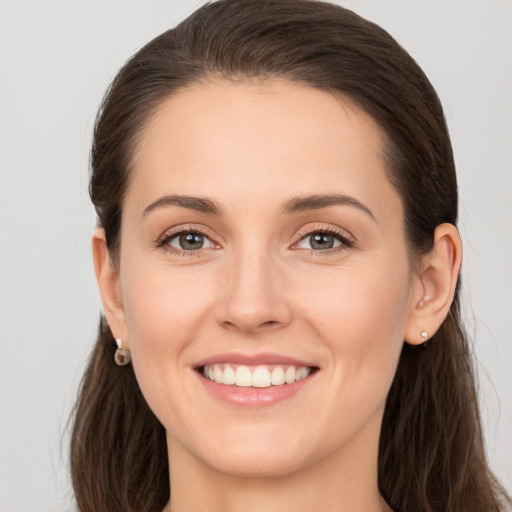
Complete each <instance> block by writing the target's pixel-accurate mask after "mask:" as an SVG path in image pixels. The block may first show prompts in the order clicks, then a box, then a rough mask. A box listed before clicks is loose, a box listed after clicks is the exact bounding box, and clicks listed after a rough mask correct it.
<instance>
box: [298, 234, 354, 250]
mask: <svg viewBox="0 0 512 512" xmlns="http://www.w3.org/2000/svg"><path fill="white" fill-rule="evenodd" d="M352 246H353V242H352V240H350V239H349V238H348V237H347V236H345V235H343V234H341V233H338V232H334V231H331V230H327V231H326V230H317V231H310V232H309V233H307V234H305V235H303V236H302V237H301V239H300V240H299V241H298V242H297V243H296V244H295V248H298V249H306V250H310V251H315V252H320V251H329V250H336V249H338V248H339V249H344V248H347V247H352Z"/></svg>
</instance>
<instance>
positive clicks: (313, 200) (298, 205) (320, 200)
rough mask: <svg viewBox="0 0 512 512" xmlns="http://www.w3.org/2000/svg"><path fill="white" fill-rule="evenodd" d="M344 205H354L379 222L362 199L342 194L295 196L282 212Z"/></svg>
mask: <svg viewBox="0 0 512 512" xmlns="http://www.w3.org/2000/svg"><path fill="white" fill-rule="evenodd" d="M343 205H348V206H353V207H355V208H357V209H359V210H361V211H362V212H364V213H366V214H367V215H369V216H370V217H371V218H372V219H373V220H374V221H375V222H377V219H376V218H375V215H373V213H372V211H371V210H370V209H369V208H368V207H367V206H366V205H364V204H363V203H361V201H358V200H357V199H356V198H355V197H352V196H346V195H342V194H334V195H312V196H305V197H294V198H293V199H290V200H289V201H287V202H286V203H285V204H284V205H283V207H282V209H281V213H283V214H289V213H296V212H302V211H305V210H320V209H321V208H327V207H328V206H343Z"/></svg>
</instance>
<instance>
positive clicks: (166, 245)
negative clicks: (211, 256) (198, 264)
mask: <svg viewBox="0 0 512 512" xmlns="http://www.w3.org/2000/svg"><path fill="white" fill-rule="evenodd" d="M185 234H186V235H189V234H190V235H201V236H203V237H204V238H206V239H207V240H209V241H210V242H211V243H212V244H214V242H212V240H211V238H210V236H208V234H207V233H205V232H204V231H202V230H200V229H197V228H193V227H190V228H188V229H178V230H176V231H173V232H171V233H165V234H164V235H163V236H162V237H161V238H160V239H159V240H158V241H157V243H156V246H157V247H158V248H162V249H164V250H165V251H166V252H169V253H172V254H175V255H177V256H182V257H185V258H187V257H188V258H190V257H194V256H200V255H201V253H202V252H203V251H204V250H205V249H208V247H203V248H201V249H195V250H190V251H186V250H185V249H178V248H177V247H172V246H171V245H170V242H171V241H172V240H174V239H175V238H176V237H178V236H181V235H185Z"/></svg>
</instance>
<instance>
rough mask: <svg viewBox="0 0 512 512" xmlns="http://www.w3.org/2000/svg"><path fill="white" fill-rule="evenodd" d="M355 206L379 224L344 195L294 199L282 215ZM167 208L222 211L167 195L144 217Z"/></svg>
mask: <svg viewBox="0 0 512 512" xmlns="http://www.w3.org/2000/svg"><path fill="white" fill-rule="evenodd" d="M345 205H348V206H353V207H355V208H358V209H359V210H361V211H362V212H364V213H366V214H367V215H369V216H370V217H371V218H372V219H373V220H374V221H375V222H377V220H376V218H375V216H374V215H373V213H372V211H371V210H370V209H369V208H368V207H367V206H366V205H364V204H363V203H361V201H359V200H357V199H356V198H355V197H352V196H347V195H343V194H334V195H311V196H304V197H294V198H292V199H290V200H288V201H286V203H285V204H284V205H283V206H282V208H281V214H283V215H286V214H291V213H297V212H303V211H306V210H320V209H321V208H327V207H329V206H345ZM167 206H180V207H182V208H188V209H190V210H196V211H198V212H202V213H209V214H212V215H220V214H221V211H220V208H219V206H218V205H217V203H216V202H215V201H212V200H211V199H207V198H202V197H194V196H179V195H166V196H162V197H160V198H158V199H157V200H156V201H153V202H152V203H151V204H149V205H148V206H146V208H144V212H143V214H142V215H143V217H145V216H146V215H147V214H148V213H150V212H152V211H153V210H156V209H158V208H163V207H167Z"/></svg>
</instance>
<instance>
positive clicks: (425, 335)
mask: <svg viewBox="0 0 512 512" xmlns="http://www.w3.org/2000/svg"><path fill="white" fill-rule="evenodd" d="M421 337H422V338H423V339H424V340H426V339H427V338H428V332H427V331H421Z"/></svg>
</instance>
